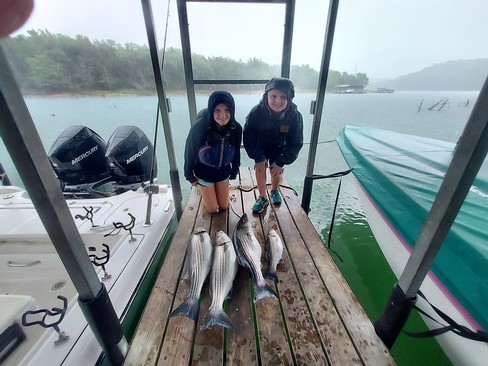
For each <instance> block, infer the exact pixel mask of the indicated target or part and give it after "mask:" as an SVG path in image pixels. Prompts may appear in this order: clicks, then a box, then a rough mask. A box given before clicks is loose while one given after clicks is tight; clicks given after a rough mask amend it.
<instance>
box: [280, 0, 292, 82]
mask: <svg viewBox="0 0 488 366" xmlns="http://www.w3.org/2000/svg"><path fill="white" fill-rule="evenodd" d="M294 20H295V0H288V1H287V3H286V10H285V32H284V35H283V54H282V56H281V57H282V58H281V76H282V77H284V78H288V79H289V78H290V69H291V45H292V40H293V24H294Z"/></svg>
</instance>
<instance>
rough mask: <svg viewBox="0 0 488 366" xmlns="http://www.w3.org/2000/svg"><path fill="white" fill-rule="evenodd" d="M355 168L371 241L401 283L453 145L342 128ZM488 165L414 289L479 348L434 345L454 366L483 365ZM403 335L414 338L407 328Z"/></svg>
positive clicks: (450, 340)
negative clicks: (469, 333) (474, 335)
mask: <svg viewBox="0 0 488 366" xmlns="http://www.w3.org/2000/svg"><path fill="white" fill-rule="evenodd" d="M337 142H338V145H339V147H340V149H341V152H342V154H343V156H344V158H345V160H346V162H347V164H348V165H349V167H350V168H352V169H353V173H354V180H355V182H356V183H357V185H358V195H359V198H360V202H361V204H362V207H363V209H364V212H365V214H366V217H367V220H368V223H369V225H370V227H371V229H372V231H373V234H374V236H375V238H376V240H377V242H378V244H379V246H380V248H381V250H382V252H383V254H384V255H385V257H386V259H387V261H388V263H389V265H390V267H391V268H392V270H393V272H394V273H395V275H396V276H397V278H400V275H401V274H402V272H403V270H404V268H405V266H406V263H407V261H408V259H409V257H410V254H411V253H412V250H413V247H414V244H415V242H416V239H417V236H418V235H419V233H420V230H421V228H422V226H423V224H424V222H425V219H426V217H427V215H428V213H429V210H430V208H431V207H432V204H433V202H434V199H435V197H436V194H437V192H438V190H439V187H440V185H441V182H442V180H443V178H444V176H445V174H446V171H447V168H448V166H449V164H450V162H451V160H452V157H453V153H454V148H455V144H452V143H447V142H444V141H439V140H434V139H429V138H424V137H418V136H410V135H405V134H401V133H395V132H390V131H385V130H378V129H372V128H367V127H359V126H350V125H349V126H346V127H345V128H344V130H343V131H342V132H341V133H340V135H339V136H338V138H337ZM487 217H488V165H487V164H484V165H483V166H482V167H481V169H480V171H479V173H478V176H477V178H476V180H475V182H474V184H473V185H472V187H471V189H470V192H469V194H468V195H467V197H466V200H465V201H464V204H463V206H462V207H461V210H460V212H459V213H458V215H457V217H456V220H455V222H454V224H453V225H452V227H451V229H450V232H449V234H448V235H447V237H446V239H445V240H444V242H443V244H442V246H441V248H440V250H439V252H438V254H437V256H436V259H435V261H434V263H433V265H432V267H431V269H430V271H429V272H428V275H427V276H426V278H425V280H424V281H423V283H422V285H421V287H420V290H421V291H422V293H423V294H424V295H425V296H426V297H427V299H428V300H429V302H430V303H431V304H433V305H434V306H435V307H436V308H438V309H440V310H441V311H442V312H444V313H445V314H447V315H448V316H449V317H450V318H451V319H453V320H454V321H455V322H456V323H457V324H460V325H462V326H465V327H467V328H469V329H470V330H472V331H473V332H478V334H479V335H480V336H482V337H483V338H484V339H485V341H476V340H471V339H468V338H464V337H461V336H459V335H457V334H455V333H453V332H451V331H448V332H446V333H444V334H441V335H438V336H437V337H436V338H437V340H438V342H439V344H440V345H441V346H442V348H443V349H444V351H445V353H446V355H447V356H448V357H449V359H450V360H451V361H452V363H453V364H454V365H470V366H473V365H486V360H488V343H487V341H486V340H487V339H488V338H487V330H488V312H487V311H486V309H487V305H488V281H487V280H486V279H487V278H488V226H487V223H486V220H487ZM417 305H418V306H419V308H421V309H422V310H424V311H425V312H426V313H428V314H429V315H431V316H432V317H433V318H434V319H436V321H434V320H432V319H431V318H429V317H426V316H424V315H422V314H421V315H422V317H423V319H424V321H425V323H426V324H427V326H428V327H429V328H430V329H432V330H433V329H438V328H441V327H442V325H448V324H447V323H446V321H445V320H443V319H441V318H440V317H439V316H438V315H437V314H436V313H435V311H434V310H433V308H432V307H431V306H430V305H429V304H428V303H427V302H426V301H425V300H423V299H422V298H421V297H418V301H417ZM408 330H409V331H415V330H412V329H408Z"/></svg>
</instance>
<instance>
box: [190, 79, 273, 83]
mask: <svg viewBox="0 0 488 366" xmlns="http://www.w3.org/2000/svg"><path fill="white" fill-rule="evenodd" d="M268 81H269V79H266V80H263V79H255V80H238V79H227V80H211V79H201V80H193V83H194V84H266V83H267V82H268Z"/></svg>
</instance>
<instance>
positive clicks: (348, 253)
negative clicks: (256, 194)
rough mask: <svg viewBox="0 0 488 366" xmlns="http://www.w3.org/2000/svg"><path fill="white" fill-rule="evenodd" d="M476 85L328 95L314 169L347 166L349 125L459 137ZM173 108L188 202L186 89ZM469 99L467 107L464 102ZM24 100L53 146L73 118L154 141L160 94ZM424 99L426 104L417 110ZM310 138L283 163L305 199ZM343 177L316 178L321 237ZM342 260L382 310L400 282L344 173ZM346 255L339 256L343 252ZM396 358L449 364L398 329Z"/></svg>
mask: <svg viewBox="0 0 488 366" xmlns="http://www.w3.org/2000/svg"><path fill="white" fill-rule="evenodd" d="M477 95H478V92H395V93H392V94H377V93H370V94H350V95H344V94H327V95H326V98H325V105H324V113H323V118H322V123H321V130H320V137H319V142H320V143H319V146H318V150H317V157H316V162H315V168H314V173H315V174H321V175H327V174H331V173H334V172H337V171H342V170H345V169H347V166H346V164H345V163H344V160H343V159H342V156H341V154H340V152H339V149H338V148H337V145H336V144H335V141H334V140H335V138H336V136H337V135H338V133H339V132H340V131H341V129H342V128H343V127H344V126H345V125H346V124H356V125H363V126H368V127H373V128H382V129H388V130H392V131H396V132H402V133H408V134H413V135H418V136H425V137H431V138H437V139H441V140H445V141H450V142H456V141H457V140H458V138H459V136H460V135H461V133H462V131H463V128H464V125H465V123H466V121H467V119H468V117H469V115H470V113H471V110H472V107H473V103H474V101H475V100H476V98H477ZM234 97H235V100H236V118H237V120H238V121H239V122H241V124H244V122H245V116H246V115H247V113H248V111H249V110H250V109H251V108H252V106H253V105H255V104H256V103H257V102H258V101H259V99H260V97H261V95H260V94H235V95H234ZM170 98H171V106H172V112H171V113H170V120H171V128H172V135H173V142H174V149H175V152H176V160H177V165H178V169H179V172H180V180H181V186H182V190H183V197H184V201H186V199H187V198H188V194H189V191H190V185H189V184H188V182H186V181H185V180H184V177H183V150H184V144H185V139H186V136H187V134H188V130H189V128H190V121H189V113H188V106H187V100H186V97H185V96H170ZM313 99H315V94H304V93H298V94H297V96H296V97H295V100H294V101H295V103H296V104H297V105H298V107H299V109H300V111H301V112H302V114H303V117H304V141H305V142H308V141H309V140H310V135H311V130H312V115H311V114H310V113H309V110H310V103H311V101H312V100H313ZM442 99H448V102H447V103H446V104H445V106H444V107H443V108H442V109H441V110H440V111H439V110H438V107H437V108H434V109H432V110H428V108H429V107H431V106H433V105H434V104H436V103H437V102H439V101H441V100H442ZM468 100H469V101H470V102H469V103H468V105H467V106H466V102H467V101H468ZM206 102H207V96H198V97H197V109H198V110H199V109H201V108H203V107H205V106H206ZM26 103H27V106H28V108H29V111H30V113H31V115H32V118H33V120H34V122H35V124H36V127H37V129H38V131H39V134H40V136H41V138H42V141H43V143H44V146H45V148H46V151H47V152H49V149H50V148H51V146H52V144H53V143H54V141H55V140H56V138H57V137H58V136H59V134H60V133H61V132H62V131H63V130H64V129H65V128H67V127H69V126H71V125H85V126H87V127H90V128H92V129H93V130H94V131H95V132H97V133H98V134H99V135H100V136H101V137H102V138H103V139H105V141H107V140H108V139H109V137H110V135H111V134H112V132H113V131H115V129H116V127H117V126H121V125H136V126H138V127H140V128H141V129H142V130H143V131H144V132H145V133H146V134H147V135H148V137H149V139H150V140H151V141H152V140H153V135H154V129H155V127H154V126H155V121H156V112H157V99H156V97H151V96H147V97H141V96H119V97H112V96H107V97H77V98H75V97H59V98H46V97H28V98H26ZM419 106H421V108H420V110H419ZM308 152H309V145H308V143H307V144H305V145H304V148H303V149H302V151H301V153H300V155H299V158H298V160H297V161H296V162H295V163H294V164H293V165H291V166H287V167H286V169H285V178H286V180H287V181H288V183H289V184H290V186H291V187H293V189H294V190H295V191H296V192H297V194H298V196H299V199H300V200H301V198H302V188H303V180H304V176H305V172H306V167H307V161H308ZM242 157H243V159H242V165H243V166H252V165H253V164H252V162H251V161H250V159H249V158H248V157H247V155H246V153H245V152H244V151H243V153H242ZM157 158H158V179H159V182H161V183H166V182H169V173H168V171H169V164H168V159H167V153H166V146H165V140H164V135H163V130H162V128H161V125H160V127H159V137H158V139H157ZM0 162H2V163H3V165H4V167H5V170H6V171H7V173H8V175H9V178H10V180H11V181H12V184H14V185H19V186H22V182H21V181H20V179H19V177H18V175H17V174H16V173H15V168H14V167H13V164H12V162H11V160H10V158H9V156H8V154H7V152H6V150H5V147H4V145H3V142H2V143H1V145H0ZM338 183H339V178H333V179H324V180H318V181H315V183H314V188H313V193H312V203H311V212H310V215H309V216H310V219H311V220H312V222H313V223H314V225H315V227H316V229H317V231H318V232H319V233H320V234H321V235H322V237H323V240H324V242H327V239H328V236H329V228H330V222H331V218H332V210H333V207H334V202H335V197H336V191H337V186H338ZM331 245H332V249H333V250H334V251H335V252H336V253H337V254H338V256H337V255H335V254H333V257H334V259H335V260H336V263H337V265H338V266H339V268H340V269H341V271H342V273H343V274H344V276H345V277H346V279H347V281H348V283H349V285H350V286H351V288H352V289H353V291H354V292H355V294H356V296H357V297H358V299H359V301H360V302H361V304H362V305H363V307H364V309H365V310H366V312H367V314H368V316H369V317H370V318H371V319H372V320H373V321H375V320H376V319H378V317H379V316H380V315H381V313H382V311H383V309H384V307H385V304H386V301H387V299H388V297H389V295H390V292H391V290H392V289H393V286H394V284H395V282H396V279H395V277H394V275H393V273H392V272H391V271H390V269H389V267H388V264H387V263H386V260H385V259H384V257H383V256H382V254H381V251H380V250H379V248H378V245H377V244H376V241H375V239H374V237H373V235H372V233H371V230H370V229H369V226H368V224H367V222H366V220H365V217H364V214H363V212H362V209H361V206H360V203H359V202H358V200H357V197H356V192H355V187H354V185H353V183H352V182H351V181H350V179H349V178H348V177H345V178H343V179H342V188H341V194H340V197H339V202H338V206H337V212H336V221H335V225H334V230H333V234H332V239H331ZM339 256H340V258H341V259H342V261H341V260H340V259H339ZM422 326H423V324H422V322H421V321H420V318H419V317H418V316H417V315H416V314H414V315H412V316H411V317H410V319H409V322H408V323H407V325H406V329H408V330H410V331H421V330H423V329H425V328H421V327H422ZM392 353H393V355H394V357H395V359H396V361H397V363H398V364H399V365H420V364H429V365H431V366H433V365H446V364H449V361H448V360H447V359H446V357H445V356H444V355H443V353H442V351H441V350H440V348H439V347H438V346H437V342H436V341H435V340H433V339H429V340H425V339H423V340H418V339H412V338H409V337H407V336H404V335H400V337H399V338H398V340H397V342H396V343H395V345H394V346H393V348H392Z"/></svg>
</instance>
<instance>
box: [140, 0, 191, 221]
mask: <svg viewBox="0 0 488 366" xmlns="http://www.w3.org/2000/svg"><path fill="white" fill-rule="evenodd" d="M141 4H142V11H143V13H144V21H145V23H146V32H147V40H148V43H149V50H150V52H151V61H152V66H153V71H154V81H155V83H156V91H157V93H158V99H159V109H160V112H161V120H162V122H163V130H164V137H165V140H166V150H167V152H168V160H169V173H170V179H171V188H172V190H173V199H174V202H175V211H176V217H177V218H178V220H179V219H180V217H181V215H182V214H183V209H182V206H181V205H182V201H183V195H182V193H181V186H180V177H179V173H178V167H177V166H176V158H175V151H174V144H173V135H172V133H171V124H170V122H169V113H168V105H167V104H166V95H165V92H164V86H163V79H162V77H161V69H160V64H159V57H158V47H157V42H156V33H155V32H154V20H153V15H152V8H151V2H150V0H141Z"/></svg>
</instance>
